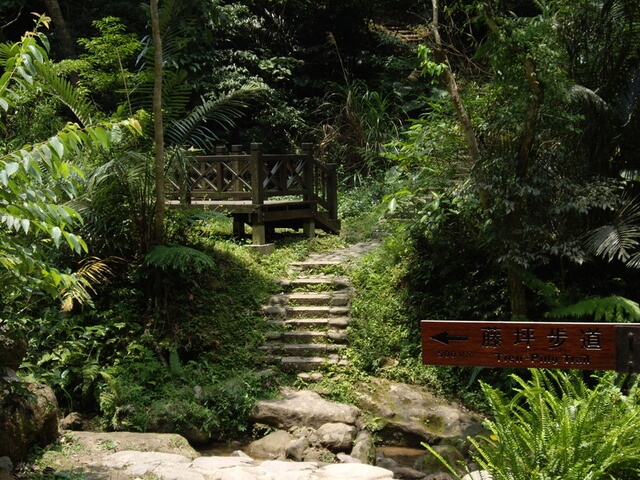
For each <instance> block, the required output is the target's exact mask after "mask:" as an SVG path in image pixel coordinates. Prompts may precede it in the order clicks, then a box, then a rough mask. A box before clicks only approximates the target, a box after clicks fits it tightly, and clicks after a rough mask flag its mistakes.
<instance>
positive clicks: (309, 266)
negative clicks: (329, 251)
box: [291, 260, 342, 270]
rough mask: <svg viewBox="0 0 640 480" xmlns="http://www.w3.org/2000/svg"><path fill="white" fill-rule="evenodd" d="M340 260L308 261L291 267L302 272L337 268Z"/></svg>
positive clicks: (293, 263) (296, 263)
mask: <svg viewBox="0 0 640 480" xmlns="http://www.w3.org/2000/svg"><path fill="white" fill-rule="evenodd" d="M341 263H342V262H341V261H340V260H306V261H304V262H292V263H291V266H292V267H294V268H299V269H300V270H313V269H314V268H324V267H336V266H338V265H340V264H341Z"/></svg>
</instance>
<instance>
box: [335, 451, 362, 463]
mask: <svg viewBox="0 0 640 480" xmlns="http://www.w3.org/2000/svg"><path fill="white" fill-rule="evenodd" d="M336 459H337V460H338V461H339V462H340V463H362V462H361V461H360V460H359V459H357V458H355V457H352V456H351V455H347V454H346V453H338V454H337V455H336Z"/></svg>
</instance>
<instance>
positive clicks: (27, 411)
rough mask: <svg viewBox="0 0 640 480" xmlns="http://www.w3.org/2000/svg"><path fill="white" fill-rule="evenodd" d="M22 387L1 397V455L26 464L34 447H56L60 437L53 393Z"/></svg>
mask: <svg viewBox="0 0 640 480" xmlns="http://www.w3.org/2000/svg"><path fill="white" fill-rule="evenodd" d="M20 387H21V388H20V389H14V390H13V391H12V392H6V391H5V392H3V393H1V394H0V404H2V405H3V408H2V409H0V432H2V435H0V452H2V453H3V454H5V455H6V456H8V457H9V458H10V459H11V460H12V461H13V462H19V461H21V460H24V459H25V458H26V457H27V455H28V454H29V451H30V450H31V448H32V447H33V446H35V445H38V446H41V447H44V446H46V445H48V444H50V443H53V442H54V441H55V440H56V439H57V438H58V435H59V431H58V402H57V400H56V396H55V395H54V393H53V390H51V388H49V387H48V386H46V385H40V384H35V383H24V384H20Z"/></svg>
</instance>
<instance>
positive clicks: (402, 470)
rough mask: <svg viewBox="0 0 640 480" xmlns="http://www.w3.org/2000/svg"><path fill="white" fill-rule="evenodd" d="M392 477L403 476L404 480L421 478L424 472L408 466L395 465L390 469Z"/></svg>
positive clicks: (418, 479)
mask: <svg viewBox="0 0 640 480" xmlns="http://www.w3.org/2000/svg"><path fill="white" fill-rule="evenodd" d="M391 471H392V472H393V478H403V479H405V480H422V479H423V478H425V477H426V474H425V473H424V472H421V471H419V470H416V469H414V468H410V467H396V468H394V469H391Z"/></svg>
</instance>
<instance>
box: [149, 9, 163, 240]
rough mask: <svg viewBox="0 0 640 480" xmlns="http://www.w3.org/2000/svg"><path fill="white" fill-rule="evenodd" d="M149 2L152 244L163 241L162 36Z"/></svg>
mask: <svg viewBox="0 0 640 480" xmlns="http://www.w3.org/2000/svg"><path fill="white" fill-rule="evenodd" d="M150 2H151V32H152V36H153V49H154V68H153V131H154V144H155V187H156V205H155V212H154V222H153V224H154V234H153V243H154V245H161V244H162V243H163V242H164V208H165V205H164V202H165V199H164V131H163V127H162V36H161V35H160V19H159V15H158V0H150Z"/></svg>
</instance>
